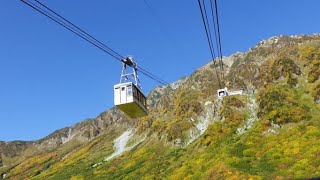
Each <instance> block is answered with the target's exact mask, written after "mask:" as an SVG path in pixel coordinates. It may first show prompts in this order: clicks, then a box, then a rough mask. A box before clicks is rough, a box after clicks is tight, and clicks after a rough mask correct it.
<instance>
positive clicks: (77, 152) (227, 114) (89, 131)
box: [0, 34, 320, 179]
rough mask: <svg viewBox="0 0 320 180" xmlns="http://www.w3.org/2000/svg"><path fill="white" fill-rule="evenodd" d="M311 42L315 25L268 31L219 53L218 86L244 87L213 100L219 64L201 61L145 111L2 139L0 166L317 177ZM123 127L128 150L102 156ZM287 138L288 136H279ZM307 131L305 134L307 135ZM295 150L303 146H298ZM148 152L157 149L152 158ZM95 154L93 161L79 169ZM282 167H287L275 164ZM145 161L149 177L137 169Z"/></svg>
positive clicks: (315, 40) (72, 172)
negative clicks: (308, 29)
mask: <svg viewBox="0 0 320 180" xmlns="http://www.w3.org/2000/svg"><path fill="white" fill-rule="evenodd" d="M319 47H320V34H312V35H298V36H274V37H271V38H269V39H267V40H263V41H261V42H259V43H258V44H257V46H255V47H253V48H251V49H250V50H249V51H248V52H246V53H241V52H238V53H235V54H233V55H231V56H229V57H223V62H224V65H225V67H226V68H225V72H224V73H225V84H226V86H227V87H228V89H230V90H239V89H241V90H243V91H244V95H243V96H229V97H225V98H224V99H223V100H221V99H217V92H216V90H217V89H218V88H219V85H218V79H217V76H216V73H218V74H220V75H222V72H221V71H220V70H219V68H217V67H218V64H216V63H213V62H209V63H208V64H206V65H204V66H202V67H201V68H199V69H198V70H196V71H195V72H194V73H192V74H191V75H190V76H188V77H185V78H182V79H181V80H179V81H177V82H174V83H172V84H171V85H169V86H160V87H157V88H155V89H154V90H153V91H151V92H150V93H149V95H148V105H149V110H150V114H149V116H147V117H144V118H141V119H139V120H130V119H128V118H127V117H126V116H125V115H123V113H121V112H120V111H118V110H117V109H116V108H112V109H111V110H109V111H105V112H103V113H101V114H100V115H99V116H97V118H93V119H88V120H86V121H84V122H80V123H78V124H76V125H74V126H71V127H67V128H63V129H61V130H57V131H55V132H54V133H51V134H50V135H48V136H47V137H45V138H43V139H40V140H37V141H34V142H23V141H17V142H12V143H10V142H9V143H8V142H2V143H1V142H0V154H1V159H2V160H1V159H0V164H1V163H2V162H4V163H2V168H1V167H0V172H1V171H3V172H6V173H8V176H7V177H13V178H19V177H22V178H23V177H32V178H34V179H41V178H45V177H51V178H53V179H55V178H56V179H59V178H62V179H68V178H71V177H78V176H79V178H85V177H87V178H89V177H96V178H98V177H100V178H101V177H105V178H106V177H108V178H112V179H114V178H116V179H122V178H128V179H130V177H131V178H134V177H144V178H146V179H147V177H149V178H150V177H153V178H155V179H157V178H156V177H157V176H156V174H159V176H158V178H159V177H160V178H166V179H167V178H169V179H175V178H178V179H179V177H180V178H181V177H189V176H190V178H191V177H198V178H200V177H202V178H205V177H206V178H209V179H210V177H220V178H231V177H233V176H236V177H240V178H241V177H242V178H250V177H251V178H254V179H260V178H280V179H281V178H306V177H308V178H310V177H314V175H317V176H320V169H319V167H320V164H319V162H316V161H313V160H312V159H313V158H314V159H316V156H317V155H318V153H316V152H317V150H320V144H319V143H317V141H316V140H317V139H318V140H319V138H320V135H319V134H317V133H316V132H317V130H319V124H320V123H319V120H320V119H319V117H320V113H319V102H320V83H319V78H320V70H319V65H320V60H319V59H320V58H319V57H320V50H319V49H320V48H319ZM130 128H133V134H132V135H130V138H129V139H128V142H126V143H127V145H128V146H130V147H131V146H132V149H130V150H127V151H123V152H122V154H123V155H121V154H120V157H119V156H117V157H115V159H111V160H108V161H103V160H104V159H106V158H107V157H110V155H111V154H112V152H114V150H113V147H112V144H114V143H113V140H115V139H116V137H118V136H119V135H121V134H122V133H123V132H126V131H127V130H128V129H130ZM292 132H296V133H297V134H298V135H299V136H298V135H297V134H292ZM289 135H291V137H290V136H289ZM119 137H120V136H119ZM143 137H146V138H145V139H144V138H143ZM288 137H290V138H291V139H293V140H294V141H292V142H289V141H286V138H288ZM257 138H260V139H257ZM277 138H279V139H280V141H277ZM307 138H309V139H312V140H311V141H310V142H305V139H307ZM261 139H262V140H265V143H261V142H260V140H261ZM140 141H141V142H140ZM138 142H139V143H138ZM231 142H232V143H231ZM252 142H255V144H258V145H259V147H257V146H256V145H255V144H254V143H252ZM279 144H280V145H282V146H284V147H286V146H288V147H291V150H290V149H286V148H284V147H281V146H279ZM299 144H300V146H299ZM133 145H134V146H133ZM270 147H274V148H270ZM307 147H312V148H311V149H307ZM268 148H269V149H268ZM161 149H163V151H161ZM302 150H304V151H305V152H306V153H305V154H306V155H301V154H299V152H300V151H302ZM13 152H14V153H13ZM88 152H90V153H89V154H88ZM196 152H202V154H201V155H200V156H197V155H196ZM213 152H216V153H213ZM217 152H218V153H217ZM156 154H158V155H159V156H160V157H162V158H161V159H158V158H155V155H156ZM215 154H217V155H215ZM118 157H119V158H118ZM139 157H140V158H142V160H139ZM209 157H210V159H208V158H209ZM293 157H295V158H296V159H298V160H297V162H295V161H294V158H293ZM144 158H146V159H144ZM37 159H43V161H40V162H39V161H38V160H37ZM148 159H153V161H148ZM222 159H224V160H222ZM25 160H26V161H25ZM198 161H199V162H202V165H201V167H202V168H198V167H194V168H193V169H192V168H191V167H190V164H192V163H198V164H199V162H198ZM99 162H101V164H99V165H98V166H96V167H95V168H93V169H86V170H82V168H84V167H85V168H88V167H91V166H93V165H95V164H97V163H99ZM114 162H118V164H114ZM79 163H83V164H84V165H86V166H82V165H80V164H79ZM131 166H132V167H131ZM303 166H304V167H308V169H303V168H301V167H303ZM62 167H64V168H66V169H65V170H64V171H62V169H61V168H62ZM74 167H79V168H78V169H77V168H74ZM112 167H113V168H112ZM133 167H134V168H133ZM188 167H189V168H191V169H192V170H190V169H189V170H188ZM280 167H286V168H283V169H284V170H277V169H279V168H280ZM103 168H104V170H103ZM114 168H115V169H114ZM130 168H133V169H130ZM144 168H146V169H149V170H150V172H151V173H150V176H147V175H145V176H143V175H142V174H141V173H142V172H144ZM106 169H107V170H106ZM122 169H123V170H122ZM280 169H281V168H280ZM110 172H113V173H111V174H110ZM200 172H202V174H199V173H200ZM306 173H313V174H310V175H309V176H308V174H306ZM148 175H149V174H148Z"/></svg>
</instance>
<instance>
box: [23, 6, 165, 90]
mask: <svg viewBox="0 0 320 180" xmlns="http://www.w3.org/2000/svg"><path fill="white" fill-rule="evenodd" d="M20 1H21V2H23V3H24V4H26V5H28V6H29V7H31V8H32V9H34V10H36V11H37V12H39V13H40V14H42V15H44V16H46V17H47V18H49V19H51V20H53V21H54V22H56V23H58V24H59V25H61V26H63V27H64V28H66V29H67V30H69V31H70V32H72V33H74V34H76V35H77V36H79V37H80V38H82V39H83V40H85V41H87V42H89V43H90V44H92V45H94V46H95V47H97V48H99V49H100V50H102V51H104V52H105V53H107V54H109V55H110V56H112V57H114V58H115V59H116V60H118V61H120V62H122V63H125V61H124V60H123V56H121V55H120V54H118V53H116V52H115V51H113V50H112V49H111V48H109V47H108V46H106V45H104V44H103V43H101V42H100V41H98V40H96V39H95V38H93V37H92V36H91V35H89V34H88V33H86V32H85V31H83V30H81V29H80V28H78V27H77V26H76V25H74V24H73V23H71V22H70V21H68V20H66V19H65V18H63V17H62V16H60V15H58V14H57V13H55V12H54V11H53V10H51V9H50V8H48V7H46V6H44V5H43V4H42V3H40V2H39V1H37V0H35V1H36V2H38V3H39V4H40V5H43V6H44V7H45V8H46V9H47V10H49V11H51V12H52V13H54V14H56V15H57V16H59V17H60V18H62V19H63V20H65V21H67V22H68V23H69V24H71V25H73V28H76V29H78V30H80V31H81V32H82V33H84V34H86V35H87V36H89V37H91V38H92V39H94V40H95V41H96V42H94V41H92V39H89V38H88V37H86V36H84V35H83V34H81V33H80V32H78V31H77V30H76V29H73V28H72V27H70V26H68V25H67V24H66V23H65V22H63V21H61V20H59V19H58V18H56V17H54V16H52V15H51V14H49V13H48V12H47V11H45V10H43V9H42V8H41V7H39V6H38V5H36V4H34V3H32V2H30V1H28V0H20ZM97 42H98V43H99V44H96V43H97ZM101 45H102V46H103V47H101ZM104 48H107V49H108V50H111V51H112V52H113V53H115V54H116V55H115V54H112V53H111V52H109V51H107V50H106V49H104ZM117 56H119V57H117ZM129 66H130V65H129ZM139 69H141V70H142V71H141V72H142V73H143V74H144V75H146V76H148V77H149V78H151V79H153V80H155V81H157V82H159V83H160V84H163V85H166V84H169V83H167V82H165V81H163V80H161V79H160V78H158V77H157V76H155V75H154V74H152V73H150V72H149V71H147V70H145V69H142V68H141V67H139ZM139 69H138V70H139Z"/></svg>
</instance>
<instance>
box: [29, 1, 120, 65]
mask: <svg viewBox="0 0 320 180" xmlns="http://www.w3.org/2000/svg"><path fill="white" fill-rule="evenodd" d="M34 1H36V2H37V3H39V4H40V5H41V6H43V7H44V8H46V9H47V10H49V11H50V12H52V13H53V14H55V15H57V16H58V17H60V18H61V19H63V20H65V21H66V22H67V23H69V24H71V25H72V26H73V27H74V28H76V29H78V30H79V31H81V32H82V33H84V34H85V35H87V36H89V37H90V38H92V39H93V40H95V41H96V42H98V43H99V44H101V45H102V46H103V47H105V48H107V49H108V50H110V51H111V52H113V53H114V54H116V55H117V56H119V57H120V58H121V59H123V58H124V57H123V56H122V55H120V54H119V53H117V52H116V51H114V50H113V49H111V48H110V47H108V46H107V45H105V44H104V43H102V42H101V41H99V40H97V39H96V38H95V37H93V36H92V35H90V34H89V33H87V32H85V31H84V30H82V29H81V28H80V27H78V26H76V25H75V24H73V23H72V22H70V21H69V20H67V19H66V18H64V17H62V16H61V15H59V14H58V13H56V12H55V11H53V10H52V9H51V8H49V7H48V6H46V5H44V4H43V3H41V2H39V1H38V0H34Z"/></svg>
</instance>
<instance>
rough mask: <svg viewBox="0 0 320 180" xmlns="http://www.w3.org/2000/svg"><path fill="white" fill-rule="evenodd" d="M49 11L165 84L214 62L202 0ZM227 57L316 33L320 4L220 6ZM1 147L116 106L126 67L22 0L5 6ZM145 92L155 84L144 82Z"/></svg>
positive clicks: (59, 3) (59, 1) (59, 6)
mask: <svg viewBox="0 0 320 180" xmlns="http://www.w3.org/2000/svg"><path fill="white" fill-rule="evenodd" d="M147 1H148V3H149V4H150V7H147V6H146V4H145V3H144V0H108V1H105V0H96V1H76V0H68V1H64V0H55V1H44V0H42V1H41V2H44V3H45V4H46V5H48V6H49V7H51V8H52V9H54V10H56V11H57V12H58V13H60V14H61V15H63V16H64V17H66V18H67V19H69V20H71V21H72V22H73V23H75V24H77V25H78V26H80V27H82V28H83V29H85V30H86V31H87V32H89V33H90V34H92V35H94V36H95V37H96V38H97V39H99V40H100V41H102V42H104V43H106V44H107V45H109V46H110V47H112V48H113V49H114V50H116V51H117V52H119V53H120V54H122V55H132V56H133V57H134V58H135V59H136V60H137V61H138V64H139V65H141V66H142V67H144V68H145V69H147V70H149V71H151V72H153V73H154V74H156V75H158V76H159V77H161V78H163V79H164V80H166V81H168V82H173V81H175V80H177V79H179V78H181V77H183V76H186V75H189V74H190V73H192V72H193V71H195V70H196V69H197V68H199V67H201V66H203V65H205V64H206V63H208V62H209V61H210V54H209V49H208V45H207V42H206V39H205V33H204V29H203V25H202V20H201V15H200V12H199V8H198V5H197V1H196V0H161V1H160V0H147ZM218 3H219V13H220V26H221V38H222V39H221V40H222V51H223V55H230V54H232V53H235V52H236V51H242V52H244V51H247V50H248V49H249V48H250V47H252V46H254V45H255V44H257V43H258V42H259V41H260V40H262V39H265V38H269V37H271V36H274V35H280V34H283V35H292V34H310V33H317V32H319V29H320V24H319V23H318V20H319V19H320V11H319V7H320V1H318V0H308V1H300V0H281V1H279V0H268V1H266V0H265V1H254V0H241V1H239V0H218ZM0 23H1V26H0V33H1V34H0V37H1V40H0V49H1V50H0V83H1V84H0V124H1V125H0V128H1V129H0V140H5V141H10V140H17V139H20V140H35V139H39V138H41V137H44V136H46V135H48V134H49V133H51V132H53V131H54V130H57V129H60V128H63V127H66V126H70V125H73V124H75V123H77V122H80V121H81V120H84V119H86V118H94V117H96V116H97V115H98V114H99V113H101V112H102V111H105V110H106V109H108V108H110V107H112V106H113V85H114V84H116V83H118V81H119V76H120V70H121V64H120V63H119V62H117V61H115V60H114V59H112V57H110V56H109V55H107V54H105V53H103V52H102V51H100V50H99V49H97V48H96V47H94V46H92V45H90V44H88V43H87V42H85V41H83V40H82V39H80V38H78V37H77V36H75V35H73V34H71V33H70V32H69V31H67V30H65V29H64V28H62V27H60V26H58V25H57V24H55V23H54V22H52V21H51V20H49V19H47V18H46V17H44V16H42V15H40V14H38V13H37V12H35V11H34V10H32V9H31V8H29V7H27V6H26V5H24V4H23V3H21V2H20V1H19V0H2V1H0ZM141 81H142V86H143V88H144V92H145V93H148V92H149V91H150V90H151V89H153V88H154V87H156V86H157V85H158V84H157V83H155V82H153V81H152V80H150V79H147V78H145V77H143V76H142V75H141Z"/></svg>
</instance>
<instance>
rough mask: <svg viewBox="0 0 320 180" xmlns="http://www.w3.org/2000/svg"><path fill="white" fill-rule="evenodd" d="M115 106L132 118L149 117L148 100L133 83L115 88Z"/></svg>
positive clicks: (118, 85)
mask: <svg viewBox="0 0 320 180" xmlns="http://www.w3.org/2000/svg"><path fill="white" fill-rule="evenodd" d="M114 104H115V105H116V106H117V107H118V108H119V109H120V110H122V111H123V112H125V113H126V114H127V115H128V116H130V117H131V118H136V117H143V116H146V115H148V111H147V108H146V106H147V99H146V97H145V96H144V95H143V94H142V92H141V91H140V90H139V89H138V88H137V87H136V86H135V85H134V84H133V83H132V82H128V83H122V84H117V85H115V86H114Z"/></svg>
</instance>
